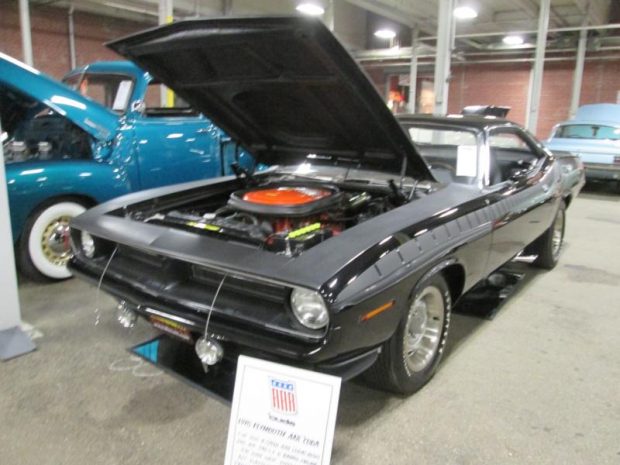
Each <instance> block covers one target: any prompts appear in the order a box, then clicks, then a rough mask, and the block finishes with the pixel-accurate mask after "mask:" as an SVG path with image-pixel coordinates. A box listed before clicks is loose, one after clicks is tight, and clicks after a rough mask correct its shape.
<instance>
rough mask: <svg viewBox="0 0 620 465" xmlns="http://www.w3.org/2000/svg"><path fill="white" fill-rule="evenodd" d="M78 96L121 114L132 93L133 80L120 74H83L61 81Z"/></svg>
mask: <svg viewBox="0 0 620 465" xmlns="http://www.w3.org/2000/svg"><path fill="white" fill-rule="evenodd" d="M63 82H64V83H65V84H67V85H68V86H69V87H71V88H72V89H74V90H77V91H78V92H80V94H82V95H84V96H86V97H88V98H90V99H91V100H94V101H96V102H98V103H100V104H101V105H104V106H105V107H107V108H110V109H111V110H113V111H115V112H117V113H120V114H123V113H125V112H126V111H127V106H128V105H129V99H130V98H131V93H132V91H133V84H134V83H133V79H132V78H131V77H130V76H126V75H122V74H102V73H84V74H81V75H74V76H69V77H68V78H66V79H65V80H64V81H63Z"/></svg>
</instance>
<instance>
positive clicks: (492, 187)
mask: <svg viewBox="0 0 620 465" xmlns="http://www.w3.org/2000/svg"><path fill="white" fill-rule="evenodd" d="M487 145H488V148H489V166H488V176H487V179H486V180H485V181H486V184H487V187H486V188H485V189H486V191H487V202H488V204H489V206H488V208H487V215H488V216H490V219H491V222H492V225H493V239H492V247H491V253H490V255H489V263H488V271H489V272H492V271H494V270H495V269H497V268H499V267H500V266H501V265H503V264H504V263H506V262H507V261H509V260H511V259H512V258H513V257H515V256H516V255H517V254H518V253H519V252H521V251H522V250H523V249H524V248H525V247H526V246H527V245H528V244H530V243H531V242H533V241H534V240H535V239H536V238H537V237H539V236H540V235H541V234H542V233H543V232H544V231H545V230H546V229H547V228H548V227H549V225H550V224H551V220H552V218H553V216H552V215H553V214H554V213H555V209H556V208H557V201H558V197H556V196H555V195H554V192H555V191H556V189H559V186H556V185H557V184H558V183H557V173H556V169H555V165H554V162H553V160H551V159H550V158H549V157H548V156H547V155H546V153H545V152H543V151H542V150H540V149H539V148H538V147H537V145H536V143H535V141H533V140H532V139H530V138H529V137H528V136H527V135H526V134H524V133H523V132H522V131H521V130H519V129H518V128H514V127H504V128H496V129H492V130H491V131H489V133H488V135H487Z"/></svg>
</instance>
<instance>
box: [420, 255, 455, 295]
mask: <svg viewBox="0 0 620 465" xmlns="http://www.w3.org/2000/svg"><path fill="white" fill-rule="evenodd" d="M436 274H440V275H441V276H442V277H443V278H444V279H445V281H446V284H447V285H448V289H449V290H450V298H451V299H452V303H454V302H456V301H457V300H458V299H459V298H460V297H461V295H462V294H463V289H464V288H465V267H464V266H463V265H462V264H461V263H459V262H458V261H457V259H456V258H448V259H445V260H442V261H441V262H439V263H438V264H436V265H435V266H433V267H432V268H431V269H430V270H428V271H427V272H426V273H424V274H423V275H422V276H421V277H420V278H419V279H418V280H417V282H416V284H415V286H414V287H413V293H415V292H416V290H417V289H418V287H419V285H420V283H422V282H424V281H426V280H427V279H430V278H431V277H432V276H434V275H436Z"/></svg>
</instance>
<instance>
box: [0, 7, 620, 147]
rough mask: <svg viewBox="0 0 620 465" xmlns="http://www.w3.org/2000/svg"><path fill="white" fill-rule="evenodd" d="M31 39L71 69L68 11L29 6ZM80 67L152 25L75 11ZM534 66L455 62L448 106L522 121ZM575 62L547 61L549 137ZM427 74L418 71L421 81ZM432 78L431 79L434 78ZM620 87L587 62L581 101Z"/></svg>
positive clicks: (610, 96)
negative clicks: (502, 108)
mask: <svg viewBox="0 0 620 465" xmlns="http://www.w3.org/2000/svg"><path fill="white" fill-rule="evenodd" d="M30 15H31V23H32V43H33V51H34V65H35V67H36V68H38V69H40V70H42V71H43V72H45V73H48V74H50V75H52V76H54V77H56V78H60V77H61V76H63V75H64V74H65V73H66V72H67V71H69V68H70V59H69V38H68V22H67V10H66V9H62V8H54V7H49V6H39V5H36V4H35V5H31V7H30ZM74 24H75V34H76V55H77V63H78V65H83V64H86V63H89V62H91V61H95V60H112V59H117V58H118V56H116V55H115V54H114V53H113V52H111V51H110V50H108V49H107V48H106V47H104V46H103V43H104V42H106V41H108V40H111V39H114V38H118V37H121V36H123V35H126V34H130V33H132V32H135V31H138V30H141V29H144V28H145V27H149V26H152V24H145V23H137V22H133V21H125V20H120V19H116V18H108V17H103V16H96V15H92V14H88V13H82V12H75V13H74ZM0 51H2V52H4V53H7V54H9V55H12V56H14V57H16V58H18V59H22V58H23V54H22V50H21V35H20V30H19V12H18V7H17V0H0ZM530 68H531V64H529V63H514V64H511V63H507V64H471V65H460V64H457V63H454V64H453V69H452V74H453V77H452V81H451V82H450V95H449V102H448V109H449V112H451V113H458V112H460V110H461V108H463V107H464V106H466V105H477V104H491V105H507V106H510V107H511V108H512V110H511V112H510V114H509V117H510V119H512V120H514V121H516V122H518V123H521V124H524V123H525V113H526V105H527V93H528V83H529V75H530ZM573 68H574V62H572V61H566V62H547V63H546V64H545V74H544V79H543V89H542V97H541V98H542V101H541V111H540V114H539V123H538V131H537V135H538V136H539V137H541V138H546V137H547V136H548V135H549V132H550V130H551V128H552V127H553V125H554V124H555V123H557V122H559V121H561V120H564V119H566V118H567V117H568V112H569V106H570V95H571V89H572V75H573ZM367 72H368V74H369V76H370V78H371V80H372V81H373V83H374V85H375V87H376V88H377V90H378V91H379V93H380V94H381V95H383V94H384V93H385V75H384V73H383V71H382V70H381V69H379V68H372V69H368V70H367ZM423 78H424V74H423V73H420V81H419V82H418V84H419V85H420V83H421V80H422V79H423ZM430 79H431V80H432V78H430ZM618 91H620V60H618V61H587V62H586V66H585V69H584V79H583V88H582V94H581V104H586V103H601V102H616V99H617V93H618Z"/></svg>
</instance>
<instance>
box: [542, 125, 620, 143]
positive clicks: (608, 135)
mask: <svg viewBox="0 0 620 465" xmlns="http://www.w3.org/2000/svg"><path fill="white" fill-rule="evenodd" d="M554 137H558V138H563V139H599V140H620V128H614V127H612V126H602V125H599V124H567V125H564V126H559V127H558V128H557V130H556V131H555V136H554Z"/></svg>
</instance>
